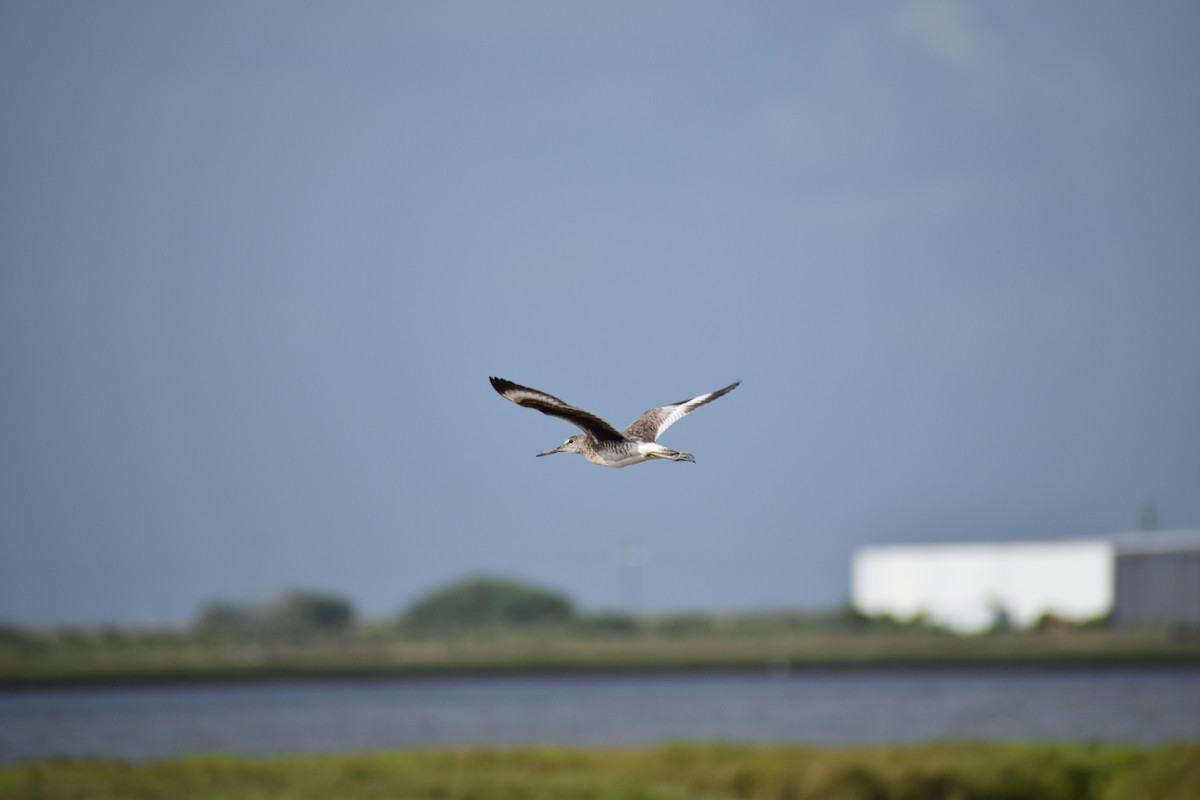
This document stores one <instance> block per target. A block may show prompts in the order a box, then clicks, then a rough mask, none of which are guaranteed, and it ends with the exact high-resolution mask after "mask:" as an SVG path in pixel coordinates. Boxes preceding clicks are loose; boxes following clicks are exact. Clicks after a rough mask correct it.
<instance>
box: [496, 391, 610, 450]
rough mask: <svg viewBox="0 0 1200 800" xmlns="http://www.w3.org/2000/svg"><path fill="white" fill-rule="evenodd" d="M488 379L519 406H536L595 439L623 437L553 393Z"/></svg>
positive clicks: (605, 439) (587, 412)
mask: <svg viewBox="0 0 1200 800" xmlns="http://www.w3.org/2000/svg"><path fill="white" fill-rule="evenodd" d="M488 380H490V381H491V382H492V388H493V389H495V390H496V391H497V392H499V393H500V395H501V397H506V398H508V399H509V400H512V401H513V402H514V403H516V404H517V405H519V406H525V407H526V408H536V409H537V410H538V411H540V412H542V413H543V414H549V415H550V416H552V417H558V418H560V419H565V420H566V421H567V422H570V423H572V424H574V425H578V426H579V428H580V429H581V430H582V431H583V432H584V433H587V434H590V435H591V437H592V438H593V439H596V440H597V441H621V440H623V439H624V438H625V437H624V436H622V435H621V434H620V433H619V432H618V431H617V429H616V428H614V427H613V426H612V425H609V424H608V423H607V422H605V421H604V420H602V419H600V418H599V417H597V416H596V415H595V414H593V413H592V412H590V411H584V410H583V409H582V408H576V407H575V406H572V405H568V404H567V403H564V402H563V401H562V400H559V399H558V398H557V397H555V396H554V395H550V394H546V393H545V392H539V391H538V390H537V389H530V388H529V387H528V386H521V385H520V384H516V383H513V382H512V381H506V380H504V378H488Z"/></svg>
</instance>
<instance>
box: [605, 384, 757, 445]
mask: <svg viewBox="0 0 1200 800" xmlns="http://www.w3.org/2000/svg"><path fill="white" fill-rule="evenodd" d="M740 383H741V381H734V382H733V383H731V384H729V385H728V386H726V387H725V388H724V389H717V390H716V391H715V392H709V393H708V394H702V395H700V396H699V397H693V398H692V399H691V400H681V401H679V402H678V403H670V404H669V405H665V406H659V407H658V408H652V409H650V410H649V411H647V412H646V413H645V414H642V415H641V416H640V417H638V418H637V419H636V420H634V422H633V424H632V425H630V426H629V427H628V428H626V429H625V435H626V436H628V437H629V438H630V439H642V440H643V441H647V442H653V441H656V440H657V439H658V437H659V436H661V435H662V432H663V431H665V430H666V429H667V428H669V427H671V426H672V425H674V424H675V423H676V422H678V421H679V420H680V419H681V418H682V417H683V416H684V415H685V414H690V413H691V412H693V411H695V410H696V409H697V408H699V407H700V406H702V405H704V404H705V403H711V402H712V401H713V400H716V399H717V398H718V397H720V396H722V395H725V394H729V393H730V392H732V391H733V390H734V389H736V388H737V386H738V384H740Z"/></svg>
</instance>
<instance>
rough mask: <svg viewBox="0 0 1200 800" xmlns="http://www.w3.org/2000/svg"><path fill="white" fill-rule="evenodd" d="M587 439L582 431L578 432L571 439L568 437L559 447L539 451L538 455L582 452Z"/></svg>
mask: <svg viewBox="0 0 1200 800" xmlns="http://www.w3.org/2000/svg"><path fill="white" fill-rule="evenodd" d="M586 441H587V437H586V436H584V435H583V434H582V433H580V434H576V435H574V436H572V437H571V438H570V439H567V440H566V441H565V442H563V443H562V444H560V445H559V446H558V447H552V448H550V449H549V450H545V451H543V452H541V453H538V455H539V456H552V455H554V454H555V453H582V452H583V448H584V443H585V442H586Z"/></svg>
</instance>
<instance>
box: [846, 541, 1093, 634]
mask: <svg viewBox="0 0 1200 800" xmlns="http://www.w3.org/2000/svg"><path fill="white" fill-rule="evenodd" d="M1113 565H1114V549H1113V545H1112V543H1111V542H1109V541H1108V540H1106V539H1079V540H1068V541H1050V542H992V543H983V544H954V545H910V546H898V547H868V548H864V549H862V550H859V551H858V552H857V553H856V554H855V558H854V565H853V586H852V599H853V603H854V606H855V607H856V608H857V609H859V610H860V611H862V612H863V613H866V614H873V615H876V614H886V615H890V616H894V617H897V618H899V619H911V618H912V617H915V616H917V615H918V614H925V615H927V616H928V617H929V618H930V619H931V620H933V621H934V622H937V623H939V624H942V625H945V626H947V627H950V628H953V629H955V630H959V631H963V632H972V631H979V630H983V629H985V628H987V627H989V626H990V625H991V624H992V622H993V621H994V620H995V617H996V613H997V611H998V610H1001V609H1002V610H1003V612H1004V613H1006V614H1007V615H1008V617H1009V619H1010V620H1011V622H1012V623H1013V624H1014V625H1016V626H1017V627H1027V626H1029V625H1032V624H1033V623H1034V622H1036V621H1037V619H1038V618H1039V617H1040V616H1042V615H1043V614H1046V613H1051V614H1054V615H1056V616H1059V617H1062V618H1064V619H1069V620H1080V621H1081V620H1085V619H1090V618H1093V617H1098V616H1102V615H1104V614H1107V613H1108V612H1109V611H1110V610H1111V609H1112V607H1113Z"/></svg>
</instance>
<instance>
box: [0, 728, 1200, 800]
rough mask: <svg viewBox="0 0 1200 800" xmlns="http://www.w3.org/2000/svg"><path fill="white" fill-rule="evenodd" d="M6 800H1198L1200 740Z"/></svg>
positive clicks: (40, 793)
mask: <svg viewBox="0 0 1200 800" xmlns="http://www.w3.org/2000/svg"><path fill="white" fill-rule="evenodd" d="M0 798H3V800H34V799H35V798H36V799H38V800H40V799H41V798H55V800H58V799H59V798H62V799H64V800H66V799H67V798H81V799H82V798H86V799H87V800H117V799H118V798H120V800H126V799H127V798H129V799H132V798H136V799H138V800H157V799H158V798H163V800H166V799H167V798H170V800H233V799H234V798H238V799H239V800H284V799H285V798H286V799H287V800H318V798H319V799H320V800H327V799H328V798H339V800H375V799H376V798H378V799H379V800H382V798H406V800H433V799H434V798H437V799H438V800H504V799H506V798H530V799H531V800H541V799H542V798H545V799H546V800H550V798H553V799H554V800H684V799H685V798H689V799H690V798H694V799H696V800H700V799H701V798H704V799H705V800H716V799H717V798H746V799H747V800H751V799H753V800H758V799H759V798H762V799H764V800H765V799H767V798H770V799H771V800H785V799H786V798H792V799H794V800H925V799H926V798H929V799H930V800H937V799H939V798H943V799H944V800H984V799H985V798H987V799H989V800H1032V799H1034V798H1036V799H1037V800H1079V799H1082V798H1095V799H1096V800H1126V799H1128V800H1134V798H1136V799H1137V800H1195V798H1200V743H1197V744H1187V745H1175V746H1169V747H1162V748H1155V749H1142V748H1131V747H1114V746H1093V745H1066V744H1038V745H1023V744H983V743H971V742H963V743H948V744H928V745H917V746H904V747H876V748H849V749H818V748H808V747H798V746H750V745H734V744H668V745H662V746H658V747H652V748H646V749H579V748H556V747H540V748H515V749H463V750H436V751H416V752H411V751H410V752H400V753H386V754H376V755H338V756H309V757H289V758H269V759H243V758H230V757H221V756H206V757H191V758H182V759H172V760H167V761H158V762H152V763H146V764H138V765H130V764H121V763H115V762H107V761H52V762H37V763H29V764H21V765H17V766H12V767H7V768H3V769H0Z"/></svg>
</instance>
